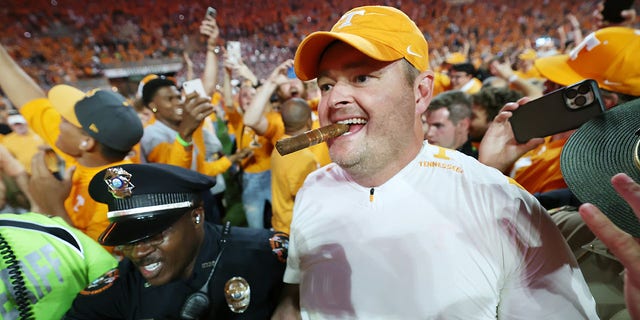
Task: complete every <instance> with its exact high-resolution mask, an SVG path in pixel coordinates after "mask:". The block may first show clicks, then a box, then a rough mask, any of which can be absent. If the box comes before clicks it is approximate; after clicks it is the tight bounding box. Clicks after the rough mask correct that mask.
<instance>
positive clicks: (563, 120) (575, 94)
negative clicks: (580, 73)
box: [509, 79, 605, 143]
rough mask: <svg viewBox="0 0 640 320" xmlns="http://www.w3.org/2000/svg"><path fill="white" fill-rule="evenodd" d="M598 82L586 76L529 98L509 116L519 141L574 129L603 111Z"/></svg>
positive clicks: (523, 141) (522, 141)
mask: <svg viewBox="0 0 640 320" xmlns="http://www.w3.org/2000/svg"><path fill="white" fill-rule="evenodd" d="M604 110H605V106H604V103H603V101H602V97H601V96H600V90H599V89H598V83H597V82H596V81H595V80H591V79H587V80H583V81H580V82H578V83H575V84H572V85H569V86H566V87H564V88H560V89H558V90H555V91H553V92H550V93H548V94H546V95H544V96H542V97H540V98H537V99H535V100H531V101H529V102H527V103H526V104H523V105H521V106H520V107H518V109H516V110H514V111H513V115H512V116H511V118H509V122H511V129H512V130H513V135H514V137H515V139H516V141H517V142H518V143H525V142H527V141H529V139H531V138H542V137H546V136H550V135H553V134H556V133H560V132H564V131H568V130H572V129H576V128H578V127H580V126H581V125H582V124H583V123H585V122H587V121H589V120H590V119H592V118H593V117H595V116H597V115H599V114H601V113H602V112H604Z"/></svg>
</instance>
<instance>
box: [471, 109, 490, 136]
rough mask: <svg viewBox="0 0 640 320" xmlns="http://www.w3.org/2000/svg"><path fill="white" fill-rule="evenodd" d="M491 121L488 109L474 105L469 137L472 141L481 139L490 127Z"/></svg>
mask: <svg viewBox="0 0 640 320" xmlns="http://www.w3.org/2000/svg"><path fill="white" fill-rule="evenodd" d="M490 123H491V121H489V119H488V114H487V110H485V109H484V108H483V107H480V106H478V105H475V104H474V105H472V106H471V124H470V125H469V138H471V141H481V140H482V137H484V134H485V132H487V129H489V124H490Z"/></svg>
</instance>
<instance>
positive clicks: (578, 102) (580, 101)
mask: <svg viewBox="0 0 640 320" xmlns="http://www.w3.org/2000/svg"><path fill="white" fill-rule="evenodd" d="M574 102H575V103H576V105H577V106H579V107H582V106H584V105H585V104H586V103H587V98H585V97H584V96H579V97H577V98H576V99H575V100H574Z"/></svg>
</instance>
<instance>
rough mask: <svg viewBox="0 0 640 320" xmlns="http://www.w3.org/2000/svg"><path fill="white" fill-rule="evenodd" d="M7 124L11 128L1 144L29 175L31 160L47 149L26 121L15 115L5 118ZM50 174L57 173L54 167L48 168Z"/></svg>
mask: <svg viewBox="0 0 640 320" xmlns="http://www.w3.org/2000/svg"><path fill="white" fill-rule="evenodd" d="M7 123H8V124H9V127H11V131H12V132H11V133H8V134H7V135H6V136H5V137H4V138H3V139H2V144H3V145H4V146H5V147H7V149H8V150H9V152H11V154H12V155H13V156H14V157H16V159H18V161H20V163H21V164H22V166H24V168H25V169H26V170H27V173H29V174H31V158H33V156H34V155H35V154H36V153H37V152H38V151H39V150H44V149H45V148H48V147H47V146H46V144H45V143H44V141H43V140H42V138H40V136H38V135H37V134H36V133H35V132H33V130H31V129H30V128H29V125H28V124H27V120H25V118H24V117H23V116H22V115H20V114H18V113H16V114H12V115H10V116H9V117H8V118H7ZM49 169H51V171H52V172H55V171H58V170H57V168H55V167H49Z"/></svg>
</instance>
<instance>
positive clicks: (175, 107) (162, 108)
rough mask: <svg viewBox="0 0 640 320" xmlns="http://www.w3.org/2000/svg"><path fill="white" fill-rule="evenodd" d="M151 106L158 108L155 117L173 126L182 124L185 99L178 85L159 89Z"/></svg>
mask: <svg viewBox="0 0 640 320" xmlns="http://www.w3.org/2000/svg"><path fill="white" fill-rule="evenodd" d="M149 106H150V107H151V108H156V112H155V117H156V119H157V120H160V121H162V122H163V123H166V124H169V125H171V126H178V125H180V121H182V111H183V101H182V96H181V95H180V91H178V89H177V88H176V87H174V86H168V87H162V88H160V89H158V91H156V94H155V95H154V96H153V100H152V101H151V103H150V104H149Z"/></svg>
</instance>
